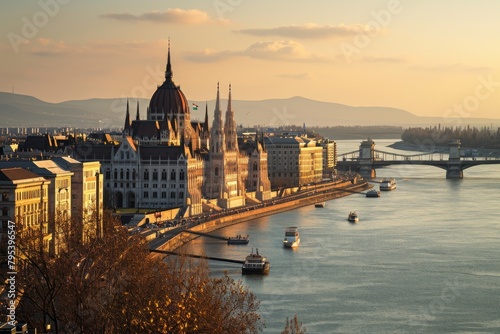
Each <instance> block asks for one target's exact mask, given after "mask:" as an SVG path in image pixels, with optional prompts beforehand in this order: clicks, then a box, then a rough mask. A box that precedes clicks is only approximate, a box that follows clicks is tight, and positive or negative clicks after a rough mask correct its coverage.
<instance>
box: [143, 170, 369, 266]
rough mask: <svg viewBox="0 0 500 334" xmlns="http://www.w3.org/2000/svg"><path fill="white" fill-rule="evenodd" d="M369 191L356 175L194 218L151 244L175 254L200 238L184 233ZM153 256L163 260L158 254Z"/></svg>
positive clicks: (207, 230)
mask: <svg viewBox="0 0 500 334" xmlns="http://www.w3.org/2000/svg"><path fill="white" fill-rule="evenodd" d="M369 188H371V185H370V184H369V183H368V182H367V181H365V180H364V179H363V178H361V177H359V175H354V176H351V177H343V178H340V179H338V180H336V181H329V182H322V183H318V184H314V185H308V186H304V187H301V188H300V189H298V190H297V191H296V192H294V193H293V194H290V195H286V196H282V197H275V198H273V199H270V200H268V201H264V202H262V203H259V204H254V205H247V206H243V207H239V208H234V209H231V210H224V211H221V212H217V213H213V214H205V215H200V216H195V217H191V218H189V219H187V220H186V221H184V222H183V223H182V224H181V225H179V226H176V227H172V228H170V229H168V230H167V231H164V232H162V233H158V234H159V235H158V237H156V238H154V239H152V240H151V241H150V249H155V250H167V251H173V250H175V249H177V248H179V247H181V246H182V245H184V244H186V243H187V242H189V241H191V240H193V239H194V238H197V237H198V235H196V234H191V233H182V232H183V231H185V230H191V231H195V232H205V233H207V232H211V231H214V230H217V229H220V228H223V227H226V226H229V225H232V224H238V223H241V222H244V221H248V220H252V219H256V218H260V217H264V216H269V215H272V214H276V213H279V212H283V211H288V210H293V209H296V208H299V207H302V206H307V205H314V204H315V203H319V202H324V201H328V200H332V199H335V198H339V197H344V196H347V195H351V194H356V193H361V192H363V191H364V190H367V189H369ZM152 255H153V256H161V255H160V254H157V253H155V254H152Z"/></svg>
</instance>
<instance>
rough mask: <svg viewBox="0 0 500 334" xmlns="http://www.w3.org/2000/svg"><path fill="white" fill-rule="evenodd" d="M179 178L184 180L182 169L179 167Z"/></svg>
mask: <svg viewBox="0 0 500 334" xmlns="http://www.w3.org/2000/svg"><path fill="white" fill-rule="evenodd" d="M179 180H181V181H183V180H184V169H181V172H180V173H179Z"/></svg>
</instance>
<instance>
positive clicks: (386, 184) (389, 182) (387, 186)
mask: <svg viewBox="0 0 500 334" xmlns="http://www.w3.org/2000/svg"><path fill="white" fill-rule="evenodd" d="M394 189H396V180H395V179H383V180H382V182H380V190H394Z"/></svg>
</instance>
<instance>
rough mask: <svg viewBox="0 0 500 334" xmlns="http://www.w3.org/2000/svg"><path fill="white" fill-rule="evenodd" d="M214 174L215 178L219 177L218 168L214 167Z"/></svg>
mask: <svg viewBox="0 0 500 334" xmlns="http://www.w3.org/2000/svg"><path fill="white" fill-rule="evenodd" d="M214 173H215V176H219V167H215V171H214Z"/></svg>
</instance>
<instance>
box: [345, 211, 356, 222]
mask: <svg viewBox="0 0 500 334" xmlns="http://www.w3.org/2000/svg"><path fill="white" fill-rule="evenodd" d="M347 220H348V221H350V222H351V223H357V222H358V221H359V217H358V214H357V213H356V211H351V212H349V216H347Z"/></svg>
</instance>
